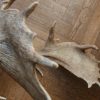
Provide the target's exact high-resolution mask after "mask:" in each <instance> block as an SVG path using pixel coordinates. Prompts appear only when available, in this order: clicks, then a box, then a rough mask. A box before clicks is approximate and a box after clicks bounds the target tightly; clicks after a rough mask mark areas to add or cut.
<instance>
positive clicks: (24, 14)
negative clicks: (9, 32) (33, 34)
mask: <svg viewBox="0 0 100 100" xmlns="http://www.w3.org/2000/svg"><path fill="white" fill-rule="evenodd" d="M38 4H39V2H37V1H35V2H33V3H32V4H31V5H30V6H29V7H28V8H26V9H25V10H24V11H22V14H23V16H24V17H28V16H29V15H30V14H31V13H32V12H33V11H34V10H35V8H36V7H37V5H38Z"/></svg>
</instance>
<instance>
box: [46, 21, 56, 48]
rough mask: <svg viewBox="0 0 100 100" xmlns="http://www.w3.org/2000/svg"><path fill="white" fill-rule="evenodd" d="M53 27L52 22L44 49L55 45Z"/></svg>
mask: <svg viewBox="0 0 100 100" xmlns="http://www.w3.org/2000/svg"><path fill="white" fill-rule="evenodd" d="M55 26H56V21H54V22H53V24H52V26H51V28H50V30H49V36H48V39H47V42H46V44H45V47H47V46H50V45H52V44H54V43H55V39H54V31H55Z"/></svg>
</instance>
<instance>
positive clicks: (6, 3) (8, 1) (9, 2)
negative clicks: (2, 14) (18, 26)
mask: <svg viewBox="0 0 100 100" xmlns="http://www.w3.org/2000/svg"><path fill="white" fill-rule="evenodd" d="M14 1H15V0H5V1H3V4H2V6H1V9H2V10H5V9H8V8H9V7H10V6H11V5H12V4H13V2H14Z"/></svg>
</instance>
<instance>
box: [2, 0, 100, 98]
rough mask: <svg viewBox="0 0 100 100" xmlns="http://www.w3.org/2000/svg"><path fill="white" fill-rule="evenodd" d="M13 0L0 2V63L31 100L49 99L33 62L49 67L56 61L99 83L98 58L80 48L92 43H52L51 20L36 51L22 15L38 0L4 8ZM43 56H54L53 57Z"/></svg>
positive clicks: (31, 8)
mask: <svg viewBox="0 0 100 100" xmlns="http://www.w3.org/2000/svg"><path fill="white" fill-rule="evenodd" d="M14 1H15V0H4V2H2V3H1V4H2V5H1V10H0V64H1V68H2V69H3V70H5V71H6V72H7V73H8V74H9V75H11V77H12V78H14V79H15V80H16V81H17V82H18V83H19V84H20V85H21V86H22V87H24V88H25V90H26V91H27V92H28V93H29V94H30V95H31V96H32V97H33V98H34V99H35V100H51V98H50V96H49V94H48V93H47V92H46V91H45V89H44V88H43V87H42V85H41V84H40V82H39V80H38V78H37V75H36V69H37V70H38V71H39V72H40V73H41V71H40V69H39V68H36V64H41V65H45V66H49V67H53V68H57V67H58V64H60V65H62V66H63V67H64V68H66V69H67V70H69V71H70V72H72V73H73V74H75V75H76V76H77V77H80V78H82V79H84V80H85V81H86V82H87V83H88V86H89V87H90V86H91V85H93V84H94V83H97V84H98V85H100V83H99V81H98V78H99V75H100V74H99V68H98V63H99V61H97V60H96V59H95V58H91V57H89V56H88V55H87V54H86V53H85V52H84V51H85V50H86V49H90V48H92V49H95V50H97V49H98V48H97V47H96V46H95V45H80V44H77V43H75V42H64V43H59V44H55V41H54V27H55V23H54V25H53V26H52V27H51V29H50V32H49V37H48V40H47V43H46V45H45V48H44V49H43V50H42V51H40V53H38V52H36V51H35V48H34V47H33V44H32V40H33V38H34V37H35V36H36V33H33V32H32V31H31V30H30V29H29V28H28V27H27V26H26V24H25V19H26V18H27V17H28V16H29V15H30V14H31V13H32V12H33V11H34V9H35V8H36V6H37V5H38V2H34V3H32V4H31V5H30V6H29V7H28V8H25V10H23V11H21V12H19V11H18V10H16V9H8V8H9V7H10V6H11V4H12V3H13V2H14ZM40 54H41V55H40ZM42 55H43V56H42ZM44 56H46V57H48V58H54V61H52V60H50V59H48V58H46V57H44ZM55 61H56V62H57V63H58V64H57V63H56V62H55ZM41 74H42V73H41Z"/></svg>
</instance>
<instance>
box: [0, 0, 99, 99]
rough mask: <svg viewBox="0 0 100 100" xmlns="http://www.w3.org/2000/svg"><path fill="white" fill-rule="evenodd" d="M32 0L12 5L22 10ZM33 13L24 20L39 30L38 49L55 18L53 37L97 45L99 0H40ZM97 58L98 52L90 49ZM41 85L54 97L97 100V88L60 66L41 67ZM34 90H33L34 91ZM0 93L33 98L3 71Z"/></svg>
mask: <svg viewBox="0 0 100 100" xmlns="http://www.w3.org/2000/svg"><path fill="white" fill-rule="evenodd" d="M32 1H35V0H16V2H15V3H14V4H13V5H12V7H13V8H18V9H19V10H23V9H24V8H25V7H27V6H28V5H29V4H30V3H31V2H32ZM39 1H40V4H39V6H38V7H37V8H36V10H35V12H34V13H33V14H32V15H31V16H30V17H29V18H28V19H27V24H28V25H29V27H30V28H31V30H32V31H34V32H36V33H38V36H37V38H36V39H35V40H34V41H33V43H34V46H35V47H36V49H37V50H40V49H41V48H43V46H44V43H45V41H46V39H47V36H48V30H49V28H50V27H51V24H52V23H53V21H54V20H56V21H57V26H56V32H55V33H56V37H57V38H60V41H61V42H62V41H76V42H78V43H90V44H96V45H97V46H98V47H99V48H100V0H39ZM92 53H94V54H95V55H96V57H97V58H98V59H100V51H98V52H95V51H93V52H92ZM42 70H43V72H44V77H43V78H40V80H41V82H42V84H43V86H44V87H45V88H46V90H47V91H48V92H49V94H50V95H51V97H52V99H53V100H100V87H99V86H97V85H94V86H92V87H91V88H90V89H88V88H87V84H86V83H85V81H83V80H82V79H79V78H77V77H76V76H74V75H73V74H71V73H70V72H68V71H66V70H64V69H63V68H61V67H60V68H59V69H58V70H55V69H48V68H45V67H44V68H42ZM33 92H34V91H33ZM0 95H2V96H5V97H7V98H8V99H7V100H32V98H31V97H30V96H29V95H28V94H27V93H26V92H25V90H24V89H23V88H21V87H20V86H19V85H18V84H17V83H16V82H15V81H14V80H13V79H12V78H10V77H9V76H8V75H7V74H6V73H5V72H2V71H1V72H0Z"/></svg>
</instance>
